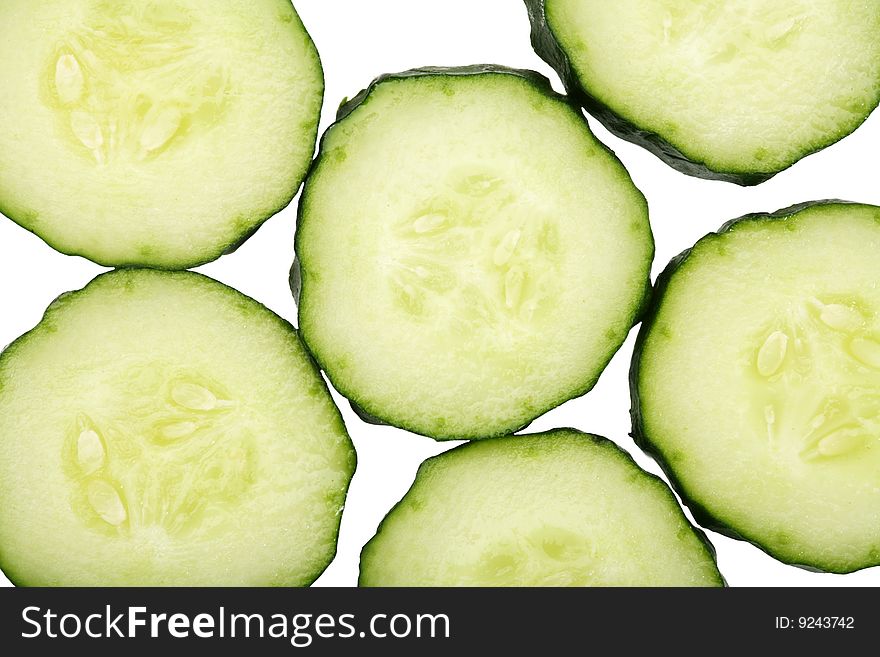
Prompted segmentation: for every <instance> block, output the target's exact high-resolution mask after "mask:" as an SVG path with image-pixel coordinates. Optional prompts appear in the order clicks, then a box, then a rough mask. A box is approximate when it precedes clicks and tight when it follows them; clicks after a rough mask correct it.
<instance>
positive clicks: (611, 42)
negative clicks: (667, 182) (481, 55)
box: [546, 0, 880, 173]
mask: <svg viewBox="0 0 880 657" xmlns="http://www.w3.org/2000/svg"><path fill="white" fill-rule="evenodd" d="M546 12H547V20H548V24H549V26H550V29H551V30H552V32H553V33H554V35H555V36H556V38H557V39H558V41H559V42H560V44H561V45H562V48H563V50H564V51H565V52H566V54H567V55H568V57H569V59H570V60H571V63H572V67H573V69H574V73H575V75H576V77H577V79H578V80H579V83H580V85H581V86H582V87H584V88H585V89H586V90H587V92H588V93H589V94H590V95H591V96H593V97H594V98H596V99H597V100H598V101H599V102H601V103H602V104H604V105H605V106H607V107H608V108H610V109H611V110H612V111H613V112H614V113H616V114H617V115H619V116H621V117H623V118H624V119H626V120H627V121H629V122H630V123H632V124H634V125H635V126H637V127H638V128H639V129H641V130H644V131H647V132H651V133H655V134H657V135H659V136H660V137H661V138H662V139H664V140H666V141H667V142H669V143H670V144H672V145H673V146H675V147H676V148H677V149H678V150H679V151H680V152H682V153H684V155H685V156H687V157H688V158H689V159H691V160H693V161H696V162H702V163H704V164H706V165H707V166H708V167H709V168H710V169H713V170H715V171H724V172H731V173H751V172H769V173H773V172H776V171H779V170H781V169H784V168H785V167H787V166H789V165H791V164H793V163H794V162H795V161H797V160H798V159H800V158H801V157H803V156H804V155H806V154H808V153H810V152H813V151H815V150H818V149H820V148H823V147H824V146H827V145H828V144H830V143H833V142H834V141H837V140H838V139H840V138H842V137H844V136H846V135H847V134H849V133H850V132H852V131H853V130H854V129H855V128H856V127H858V125H859V124H861V122H862V121H863V120H864V119H865V117H866V116H867V115H868V114H869V113H870V112H871V110H873V109H874V107H876V105H877V102H878V100H880V3H877V2H862V1H856V0H796V1H792V0H742V1H739V2H729V1H728V0H684V1H682V0H623V1H620V2H606V1H604V0H547V2H546Z"/></svg>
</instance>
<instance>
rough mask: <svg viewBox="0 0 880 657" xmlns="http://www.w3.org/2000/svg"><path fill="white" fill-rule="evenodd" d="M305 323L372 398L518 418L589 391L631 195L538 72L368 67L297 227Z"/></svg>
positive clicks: (610, 342)
mask: <svg viewBox="0 0 880 657" xmlns="http://www.w3.org/2000/svg"><path fill="white" fill-rule="evenodd" d="M296 252H297V259H298V263H297V265H296V266H295V271H294V274H293V276H292V283H293V287H294V289H295V290H296V289H298V290H299V291H300V299H299V301H300V303H299V322H300V328H301V332H302V336H303V339H304V340H305V342H306V344H307V345H308V347H309V349H310V350H311V351H312V353H313V354H314V355H315V357H316V358H317V360H318V362H319V363H320V364H321V366H322V367H323V368H324V369H325V370H326V372H327V374H328V376H329V377H330V379H331V380H332V382H333V384H334V385H335V386H336V388H337V389H338V390H340V391H341V392H342V393H343V394H344V395H346V396H347V397H348V398H349V399H351V400H352V401H354V402H355V403H356V404H357V405H358V406H359V407H360V408H361V409H363V411H365V412H366V413H367V414H368V415H370V416H373V417H375V418H378V419H380V420H382V421H384V422H387V423H389V424H393V425H395V426H399V427H404V428H407V429H410V430H412V431H414V432H417V433H420V434H424V435H428V436H432V437H434V438H437V439H451V438H480V437H483V436H487V435H488V436H491V435H501V434H504V433H508V432H511V431H514V430H516V429H518V428H520V427H522V426H523V425H525V424H527V423H528V422H530V421H531V420H532V419H534V418H535V417H537V416H539V415H541V414H542V413H544V412H545V411H547V410H549V409H550V408H552V407H554V406H556V405H558V404H561V403H562V402H564V401H566V400H568V399H571V398H572V397H576V396H578V395H581V394H584V393H585V392H587V391H588V390H589V389H590V388H591V387H592V386H593V385H594V384H595V382H596V379H597V378H598V376H599V374H600V373H601V371H602V370H603V368H604V367H605V365H606V363H607V362H608V360H609V359H610V358H611V356H612V355H613V354H614V352H615V351H616V350H617V349H618V348H619V347H620V345H621V343H622V342H623V340H624V338H625V337H626V335H627V332H628V331H629V329H630V327H631V326H632V325H633V322H634V321H635V320H636V318H637V316H638V313H639V312H640V309H641V306H642V302H643V299H644V297H645V294H646V290H647V289H648V275H649V270H650V265H651V259H652V257H653V240H652V237H651V230H650V226H649V225H648V212H647V205H646V203H645V199H644V197H643V196H642V195H641V193H640V192H639V191H638V190H637V189H636V188H635V186H634V185H633V184H632V181H631V180H630V178H629V175H628V174H627V172H626V170H625V169H624V168H623V166H622V165H621V164H620V162H619V161H618V160H617V159H616V158H615V157H614V155H613V154H612V153H611V152H610V151H608V150H607V149H606V148H605V147H604V146H602V144H600V143H599V142H598V141H597V140H596V139H595V137H593V135H592V133H591V132H590V131H589V128H588V127H587V124H586V122H585V121H584V118H583V116H582V115H581V113H580V111H579V110H578V109H576V108H574V107H573V106H571V105H570V104H569V103H568V102H567V101H566V100H565V99H563V98H562V97H560V96H558V95H557V94H555V93H554V92H553V91H552V90H551V89H550V86H549V83H548V82H547V80H546V79H544V78H542V77H541V76H539V75H538V74H537V73H530V72H523V71H513V70H510V69H503V68H497V67H488V66H479V67H469V68H460V69H422V70H416V71H410V72H407V73H402V74H396V75H390V76H384V77H382V78H379V79H378V80H376V81H375V82H373V84H372V85H371V86H370V87H369V88H368V89H367V90H366V91H364V92H362V93H361V94H360V95H358V96H357V97H356V98H355V99H354V100H353V101H351V102H350V103H348V104H347V105H345V106H344V107H343V108H342V110H341V114H340V118H339V120H338V121H337V123H335V124H334V125H333V126H332V127H331V128H330V129H329V130H328V131H327V133H326V134H325V135H324V137H323V139H322V142H321V149H320V154H319V156H318V159H317V161H316V163H315V166H314V168H313V170H312V173H311V174H310V176H309V179H308V181H307V182H306V186H305V189H304V191H303V197H302V201H301V205H300V217H299V225H298V228H297V234H296Z"/></svg>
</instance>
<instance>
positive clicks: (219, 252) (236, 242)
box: [0, 1, 326, 271]
mask: <svg viewBox="0 0 880 657" xmlns="http://www.w3.org/2000/svg"><path fill="white" fill-rule="evenodd" d="M290 6H291V7H292V8H293V13H294V16H295V17H296V20H297V23H298V25H299V29H300V30H301V31H302V33H303V34H305V36H306V38H308V40H309V42H310V43H311V44H312V51H313V52H314V54H315V59H316V61H317V64H318V73H319V74H320V78H321V80H320V81H321V94H320V98H319V99H318V116H316V117H315V121H314V126H313V127H312V131H311V141H312V143H313V144H314V143H316V142H317V139H318V127H319V126H320V123H321V107H322V106H323V103H324V91H325V89H326V79H325V76H324V65H323V63H322V61H321V54H320V53H319V52H318V48H317V46H316V45H315V41H314V39H312V35H311V34H309V31H308V30H307V29H306V26H305V24H304V23H303V22H302V19H301V18H300V16H299V12H297V11H296V8H295V7H294V6H293V3H292V1H291V3H290ZM313 151H314V149H313ZM310 166H311V162H310V161H309V160H306V161H305V162H304V163H303V165H302V166H301V167H300V172H299V174H298V175H297V176H295V178H294V179H295V180H296V181H297V183H296V185H295V186H292V187H291V190H290V192H289V194H288V195H287V196H286V197H285V198H283V199H282V200H281V202H280V203H278V204H277V205H276V206H275V207H273V208H272V209H270V210H258V211H256V212H254V214H253V216H254V217H256V221H254V222H253V223H252V224H250V225H249V226H248V227H247V228H246V229H245V230H244V231H243V232H241V233H239V234H238V235H236V236H235V237H233V238H232V239H231V240H229V241H228V242H226V243H225V244H222V245H220V246H218V247H216V248H214V249H210V250H206V251H205V253H206V255H204V256H199V257H197V259H195V260H182V261H179V262H177V263H175V264H161V263H153V262H149V261H148V260H147V259H144V260H137V261H134V260H132V261H125V260H120V261H115V260H103V259H99V258H93V257H91V256H88V255H85V254H84V253H80V252H79V251H77V250H74V249H68V248H66V247H63V246H61V245H60V244H59V243H58V242H56V241H54V240H50V239H49V238H47V237H44V236H43V235H40V233H39V232H38V231H37V230H36V229H34V228H31V227H29V226H27V225H26V223H25V222H26V221H27V215H28V214H29V213H28V212H27V211H26V210H25V211H22V213H21V214H19V213H18V212H15V211H13V210H12V209H11V208H10V207H9V206H6V205H4V204H3V202H2V200H0V215H3V216H5V217H6V218H7V219H9V220H10V221H12V222H13V223H15V224H17V225H18V226H20V227H21V228H24V229H25V230H26V231H27V232H29V233H31V234H33V235H36V236H37V237H38V238H39V239H40V240H42V241H43V242H45V243H46V244H47V245H48V246H49V247H50V248H52V249H53V250H55V251H57V252H58V253H60V254H62V255H66V256H75V257H80V258H85V259H86V260H89V261H91V262H94V263H95V264H96V265H100V266H101V267H115V268H117V269H154V270H157V271H182V270H184V269H192V268H193V267H201V266H202V265H206V264H208V263H209V262H214V261H215V260H217V259H219V258H221V257H222V256H225V255H229V254H231V253H234V252H235V251H236V250H238V248H239V247H240V246H242V245H243V244H244V243H245V242H247V241H248V240H249V239H250V238H251V237H253V235H254V233H256V232H257V231H258V230H259V229H260V228H261V227H262V226H263V224H264V223H266V222H267V221H268V220H269V219H271V218H272V217H274V216H275V215H277V214H278V213H279V212H281V211H282V210H284V209H285V208H286V207H287V206H288V205H290V204H291V203H292V202H293V199H295V198H296V195H297V194H298V193H299V190H300V187H302V185H303V182H304V181H305V178H306V176H307V174H308V172H309V168H310ZM16 215H18V216H16ZM249 223H250V222H249Z"/></svg>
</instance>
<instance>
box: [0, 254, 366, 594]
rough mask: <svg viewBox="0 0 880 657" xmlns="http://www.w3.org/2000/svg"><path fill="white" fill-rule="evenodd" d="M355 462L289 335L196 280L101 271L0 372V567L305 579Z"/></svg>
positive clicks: (190, 580) (330, 542)
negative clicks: (105, 273)
mask: <svg viewBox="0 0 880 657" xmlns="http://www.w3.org/2000/svg"><path fill="white" fill-rule="evenodd" d="M353 467H354V463H353V452H352V450H351V445H350V442H349V440H348V437H347V435H346V433H345V429H344V427H343V426H342V422H341V420H340V418H339V415H338V412H337V410H336V409H335V408H334V406H333V403H332V401H331V400H330V398H329V396H328V395H327V392H326V389H325V388H324V386H323V383H322V382H321V380H320V377H319V376H318V374H317V372H316V371H315V370H314V368H313V366H312V364H311V362H310V360H309V358H308V356H307V355H306V353H305V351H304V349H303V347H302V346H301V344H300V342H299V340H298V339H297V336H296V334H295V333H294V332H293V330H292V329H291V328H290V327H289V326H287V325H285V324H284V323H283V321H282V320H280V319H279V318H278V317H276V316H274V315H272V314H271V313H270V312H269V311H267V310H266V309H264V308H263V307H261V306H259V304H257V303H256V302H254V301H252V300H250V299H247V298H246V297H244V296H242V295H240V294H238V293H237V292H235V291H233V290H230V289H229V288H226V287H224V286H222V285H220V284H218V283H216V282H214V281H211V280H210V279H207V278H204V277H201V276H197V275H195V274H189V273H185V274H161V273H157V272H149V271H136V270H133V271H121V272H117V273H113V274H109V275H105V276H102V277H100V278H99V279H97V280H96V281H95V282H93V283H92V284H90V285H89V286H88V287H87V288H86V289H85V290H84V291H81V292H77V293H74V294H73V295H68V296H65V297H62V298H61V299H60V300H59V301H57V302H56V303H55V304H54V305H52V306H51V307H50V309H49V311H48V313H47V315H46V317H45V318H44V319H43V321H42V322H41V323H40V324H39V325H38V327H37V328H36V329H34V330H33V331H32V332H31V333H29V334H27V335H26V336H24V337H23V338H21V339H20V340H18V341H17V342H15V343H14V344H13V346H11V347H10V348H9V349H8V350H7V351H6V352H5V353H4V355H3V356H2V359H0V500H2V504H0V565H2V567H3V569H4V570H5V571H6V572H7V574H8V575H9V576H10V577H12V578H13V579H14V580H15V581H16V582H17V583H20V584H27V585H86V586H89V585H92V586H97V585H121V586H127V585H177V586H186V585H256V586H260V585H302V584H308V583H310V582H311V580H312V579H314V577H316V576H317V574H319V573H320V571H321V570H322V569H323V568H324V566H326V564H327V563H328V562H329V560H330V558H331V557H332V555H333V554H334V551H335V540H336V531H337V527H338V522H339V513H340V510H341V506H342V502H343V499H344V496H345V490H346V488H347V486H348V481H349V479H350V477H351V474H352V470H353Z"/></svg>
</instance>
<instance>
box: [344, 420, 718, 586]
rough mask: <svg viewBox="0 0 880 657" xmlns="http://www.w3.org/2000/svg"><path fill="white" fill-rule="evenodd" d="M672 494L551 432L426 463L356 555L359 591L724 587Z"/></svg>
mask: <svg viewBox="0 0 880 657" xmlns="http://www.w3.org/2000/svg"><path fill="white" fill-rule="evenodd" d="M723 583H724V580H723V579H722V577H721V574H720V573H719V572H718V569H717V566H716V564H715V559H714V551H713V549H712V546H711V545H710V544H709V542H708V541H707V540H706V538H705V536H703V534H701V533H700V532H699V530H697V529H695V528H693V527H692V526H691V525H690V524H689V523H688V521H687V519H686V518H685V517H684V514H682V511H681V508H680V507H679V506H678V503H677V502H676V501H675V497H674V496H673V494H672V491H670V490H669V488H668V487H667V486H666V484H664V483H663V482H662V481H661V480H660V479H658V478H657V477H655V476H653V475H650V474H648V473H647V472H645V471H644V470H642V469H641V468H639V466H638V465H636V463H635V462H634V461H633V460H632V458H631V457H630V456H629V455H628V454H627V453H626V452H624V451H623V450H621V449H620V448H619V447H617V446H616V445H615V444H614V443H612V442H611V441H609V440H606V439H605V438H600V437H598V436H591V435H589V434H582V433H580V432H578V431H575V430H573V429H559V430H555V431H550V432H547V433H541V434H533V435H526V436H505V437H503V438H495V439H491V440H484V441H479V442H473V443H469V444H466V445H464V446H462V447H457V448H455V449H453V450H451V451H449V452H446V453H445V454H441V455H440V456H436V457H434V458H431V459H428V460H427V461H425V463H424V464H422V466H421V468H419V472H418V474H417V475H416V480H415V483H414V484H413V485H412V488H410V490H409V491H408V492H407V494H406V495H405V496H404V497H403V499H402V500H401V501H400V502H399V503H398V504H397V506H395V507H394V508H393V509H392V510H391V512H390V513H389V514H388V515H387V516H386V517H385V520H383V521H382V524H381V525H380V527H379V530H378V533H377V534H376V536H375V537H373V538H372V539H371V540H370V542H369V543H367V545H366V547H364V550H363V553H362V555H361V575H360V584H361V585H362V586H721V585H723Z"/></svg>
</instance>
